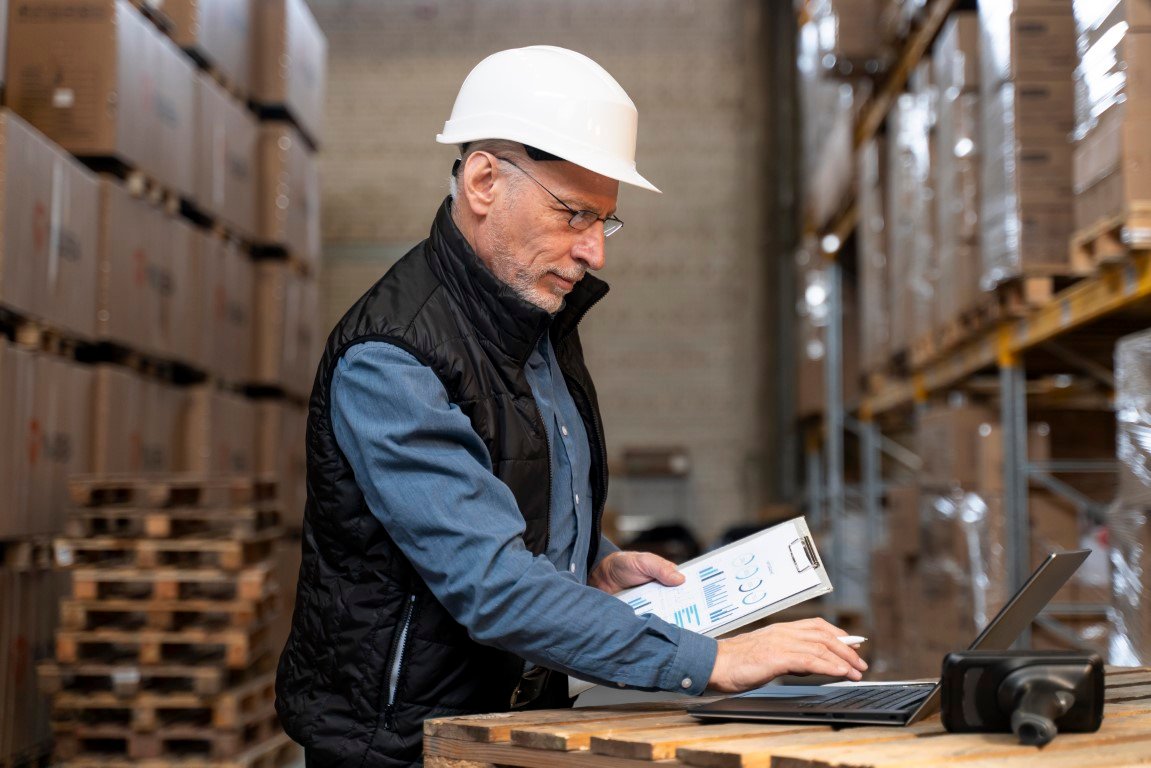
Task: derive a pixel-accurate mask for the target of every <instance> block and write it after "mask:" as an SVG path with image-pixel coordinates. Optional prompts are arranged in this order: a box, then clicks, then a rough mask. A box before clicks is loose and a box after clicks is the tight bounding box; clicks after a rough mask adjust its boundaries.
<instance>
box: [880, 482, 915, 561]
mask: <svg viewBox="0 0 1151 768" xmlns="http://www.w3.org/2000/svg"><path fill="white" fill-rule="evenodd" d="M920 496H921V494H920V490H919V486H916V485H897V486H888V488H887V493H886V497H887V502H886V504H885V508H886V510H887V540H888V547H889V549H890V550H891V551H892V552H894V553H895V554H896V555H897V556H899V557H904V558H906V557H912V556H915V555H917V554H919V551H920V543H919V504H920Z"/></svg>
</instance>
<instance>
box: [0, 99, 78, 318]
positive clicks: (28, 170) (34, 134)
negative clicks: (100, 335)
mask: <svg viewBox="0 0 1151 768" xmlns="http://www.w3.org/2000/svg"><path fill="white" fill-rule="evenodd" d="M0 144H2V147H3V149H2V150H0V152H2V154H0V172H2V178H3V185H4V189H3V195H2V198H0V204H2V206H3V215H4V222H5V223H4V227H3V229H2V234H0V302H2V303H3V304H4V305H5V306H7V307H9V308H12V309H15V310H16V311H18V312H21V313H23V314H26V315H28V316H30V317H32V318H35V319H37V320H40V321H41V322H44V323H46V324H48V325H50V326H53V327H55V328H57V329H60V330H64V331H67V332H70V333H74V334H76V335H78V336H80V337H82V338H91V337H92V335H93V332H94V329H95V314H96V309H95V304H96V291H95V288H94V285H95V281H96V241H97V231H98V230H97V215H98V213H97V211H98V197H97V189H96V179H95V177H94V176H93V175H92V174H91V173H89V172H88V171H87V170H86V169H85V168H84V167H83V166H81V165H80V164H79V163H77V162H76V161H75V160H74V159H72V158H71V157H70V156H68V155H67V154H66V153H65V152H63V151H62V150H61V149H60V148H59V147H57V146H56V145H54V144H52V143H51V142H49V141H48V140H47V139H45V138H44V136H43V135H41V134H40V133H39V132H38V131H36V130H35V129H34V128H32V127H31V126H30V125H28V123H26V122H25V121H24V120H23V119H21V118H20V117H18V116H16V115H15V114H14V113H12V112H11V111H9V110H6V109H4V110H0Z"/></svg>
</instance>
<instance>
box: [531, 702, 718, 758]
mask: <svg viewBox="0 0 1151 768" xmlns="http://www.w3.org/2000/svg"><path fill="white" fill-rule="evenodd" d="M698 725H699V720H697V719H695V718H694V717H692V716H691V715H688V714H685V713H684V712H682V711H680V712H679V713H670V714H667V715H665V716H657V717H652V716H650V715H646V714H645V715H638V716H636V717H619V716H617V717H615V718H612V719H611V720H608V721H604V720H594V721H591V722H586V723H563V724H559V725H536V726H529V727H519V728H513V729H512V734H511V742H512V744H515V745H516V746H519V747H528V748H529V749H552V750H557V751H560V752H573V751H575V750H578V749H587V748H588V747H589V746H590V745H591V739H592V737H593V736H605V737H606V736H611V735H612V734H615V733H626V732H627V731H633V730H650V729H653V728H662V729H669V728H671V729H674V728H675V727H677V726H679V727H688V726H698Z"/></svg>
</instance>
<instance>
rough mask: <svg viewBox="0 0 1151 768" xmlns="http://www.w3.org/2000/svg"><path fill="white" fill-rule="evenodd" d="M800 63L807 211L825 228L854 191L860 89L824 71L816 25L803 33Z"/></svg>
mask: <svg viewBox="0 0 1151 768" xmlns="http://www.w3.org/2000/svg"><path fill="white" fill-rule="evenodd" d="M796 63H797V66H798V73H799V97H800V118H801V126H802V128H801V130H802V141H801V148H802V151H803V159H802V163H801V168H802V170H803V183H804V208H805V214H806V218H807V220H808V222H809V223H810V224H811V225H812V226H814V227H820V226H822V225H824V224H826V223H827V222H828V221H829V220H830V219H831V217H832V216H834V215H835V214H836V212H838V210H839V209H840V207H841V206H842V204H843V201H844V199H845V197H846V195H847V191H848V190H849V189H850V187H851V181H852V178H853V172H854V169H853V168H852V163H853V160H852V157H853V153H852V149H853V143H852V142H853V136H852V131H853V127H854V117H855V115H854V107H855V104H856V101H857V98H856V88H857V86H853V85H851V84H849V83H844V82H841V81H838V80H835V79H832V78H831V77H829V76H828V75H827V73H826V72H825V71H824V68H823V65H822V63H821V61H820V43H819V28H818V25H816V24H814V23H808V24H804V25H803V26H802V27H801V28H800V30H799V41H798V52H797V57H796Z"/></svg>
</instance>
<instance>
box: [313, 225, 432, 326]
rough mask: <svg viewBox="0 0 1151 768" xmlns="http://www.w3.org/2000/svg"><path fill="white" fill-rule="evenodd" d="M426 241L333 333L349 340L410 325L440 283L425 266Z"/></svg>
mask: <svg viewBox="0 0 1151 768" xmlns="http://www.w3.org/2000/svg"><path fill="white" fill-rule="evenodd" d="M427 247H428V241H427V240H424V241H422V242H420V243H417V244H416V245H415V246H413V247H412V249H411V250H409V251H408V252H407V253H406V254H404V255H403V256H402V257H401V258H400V259H399V260H398V261H396V263H395V264H393V265H392V266H391V267H389V268H388V270H387V271H386V272H384V274H383V275H382V276H380V279H379V280H377V281H376V282H375V283H374V284H373V285H372V286H371V287H370V288H368V289H367V290H366V291H364V293H363V294H362V295H361V296H360V298H359V299H357V300H356V301H355V303H353V304H352V306H351V307H349V308H348V310H347V312H345V313H344V316H343V317H342V318H341V319H340V322H339V323H338V324H337V325H336V331H337V332H339V333H340V335H341V336H342V337H343V338H344V340H345V341H346V340H351V339H354V338H356V337H359V336H365V335H376V334H379V333H381V332H394V331H396V330H397V329H400V328H404V327H406V326H407V325H409V324H410V323H411V321H412V319H413V318H414V317H415V315H416V314H417V313H418V312H419V311H420V309H421V308H422V307H423V306H424V305H425V304H426V303H427V301H428V299H429V298H430V297H431V295H432V294H434V293H435V292H436V290H437V289H438V288H439V287H440V282H439V280H438V279H437V278H436V276H435V274H434V273H433V272H432V270H431V268H430V267H429V266H428V259H427V252H426V251H427Z"/></svg>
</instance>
